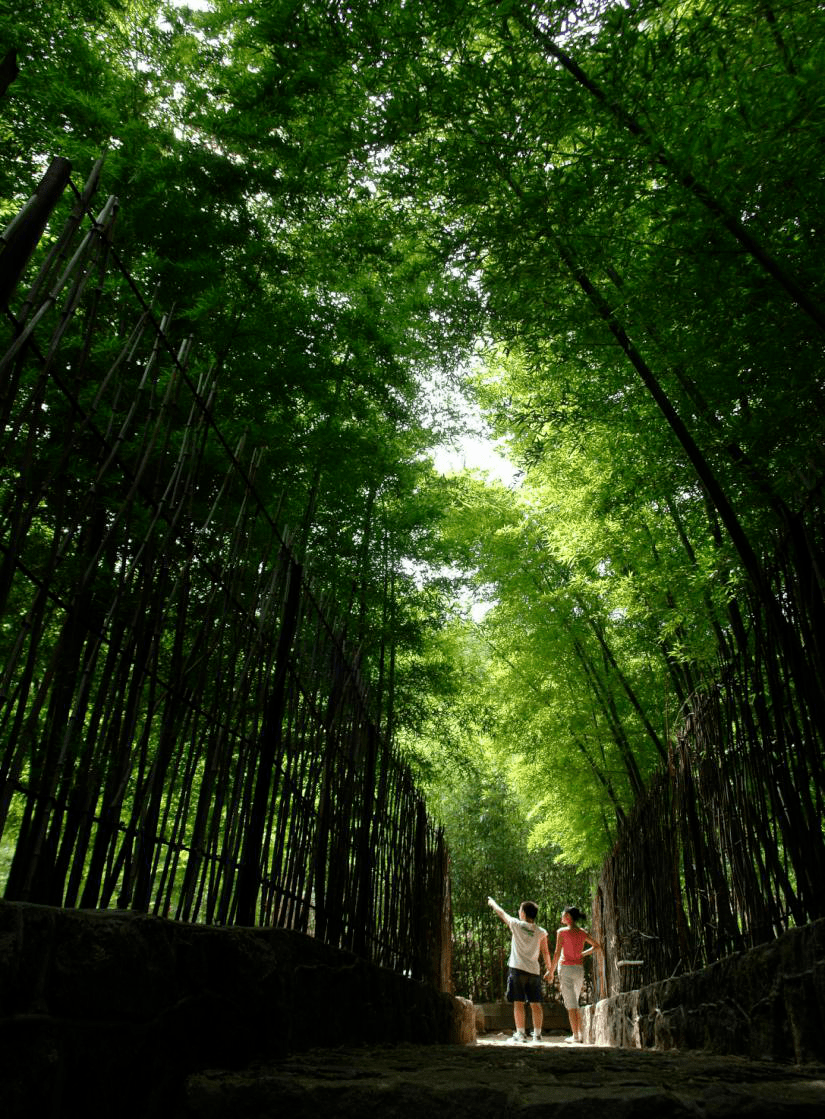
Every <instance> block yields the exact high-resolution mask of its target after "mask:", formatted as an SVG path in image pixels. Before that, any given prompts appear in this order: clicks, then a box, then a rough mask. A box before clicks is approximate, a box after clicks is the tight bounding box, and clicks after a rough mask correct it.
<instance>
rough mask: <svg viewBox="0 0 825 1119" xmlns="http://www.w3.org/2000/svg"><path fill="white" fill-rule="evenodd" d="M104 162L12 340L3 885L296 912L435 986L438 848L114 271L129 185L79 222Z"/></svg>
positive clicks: (253, 920) (10, 889) (308, 588)
mask: <svg viewBox="0 0 825 1119" xmlns="http://www.w3.org/2000/svg"><path fill="white" fill-rule="evenodd" d="M69 170H70V169H69V167H68V166H67V165H66V162H65V161H61V160H56V161H55V163H54V164H53V166H52V168H51V169H50V171H49V173H48V174H47V176H46V178H45V179H44V184H43V189H42V190H41V191H40V192H39V194H38V195H36V196H35V197H34V198H33V199H32V200H31V202H30V204H29V206H28V207H26V208H24V211H23V212H22V213H21V217H20V220H19V221H17V222H13V223H12V225H11V226H10V227H9V229H8V230H7V231H6V234H5V237H4V241H5V244H6V245H8V246H10V250H11V251H9V253H8V260H6V258H5V257H4V258H3V260H2V263H5V264H6V265H7V269H8V268H11V267H12V266H13V263H14V261H15V258H17V257H19V256H20V255H21V254H20V253H18V252H16V250H17V249H18V247H19V246H20V245H21V244H23V243H25V241H26V240H27V239H28V240H29V241H31V239H32V234H31V231H32V229H34V230H35V236H36V232H37V231H38V230H39V229H42V228H43V226H44V225H45V219H46V218H47V217H48V210H49V208H50V206H53V205H55V203H56V201H57V200H58V199H59V198H60V195H61V191H62V189H63V188H64V187H66V185H67V183H68V184H69V186H72V184H71V182H70V180H69ZM99 170H100V167H99V165H98V166H97V167H96V168H95V171H94V173H93V175H92V177H91V178H90V180H89V182H88V183H87V184H86V187H85V189H84V190H83V191H82V192H78V191H77V190H75V204H74V207H73V210H72V213H71V215H70V217H69V219H68V221H67V223H66V225H65V227H64V230H63V232H62V233H61V234H60V235H59V236H57V237H55V238H54V240H53V244H52V248H51V251H50V253H49V254H48V255H47V257H46V258H45V260H44V261H43V263H42V266H41V268H40V270H39V273H38V274H37V276H36V278H35V280H34V282H33V283H32V285H31V286H30V287H29V288H28V290H26V291H25V292H23V291H14V290H13V289H12V291H11V293H10V294H11V299H10V301H9V306H10V308H11V310H10V312H9V315H8V322H7V325H6V329H5V331H4V333H5V335H6V338H5V344H4V355H3V358H2V373H3V378H4V386H5V391H4V394H3V429H4V432H5V436H4V459H3V461H4V468H3V469H4V478H5V483H6V485H5V495H6V496H5V501H4V505H3V516H2V540H3V556H2V588H3V609H4V616H5V617H6V618H7V619H12V622H14V620H16V623H17V624H16V625H15V624H7V625H6V626H5V627H4V650H3V651H4V660H3V678H2V708H1V709H0V725H2V743H3V746H2V752H1V753H0V776H2V800H0V808H1V809H2V815H0V830H2V829H6V830H7V834H8V833H11V836H12V839H13V849H14V854H13V858H12V859H11V864H10V867H9V870H8V880H7V882H6V885H5V896H6V897H7V898H10V899H15V900H24V901H34V902H40V903H47V904H51V905H62V906H81V907H84V908H85V907H93V908H94V907H110V906H117V907H119V908H131V909H137V910H141V911H146V912H152V913H155V914H162V915H165V916H169V917H173V918H175V919H179V920H190V921H194V920H198V921H205V922H209V923H219V924H231V923H235V924H237V923H241V924H257V923H259V924H266V925H269V924H275V925H278V926H285V927H289V928H294V929H298V930H300V931H303V932H309V933H311V934H312V935H314V936H317V937H319V938H321V939H324V940H326V941H328V942H330V943H333V944H338V945H342V946H345V947H348V948H350V949H352V950H354V951H356V952H357V953H359V954H361V955H362V956H365V957H368V958H371V959H373V960H375V961H377V962H380V963H382V964H384V965H386V966H389V967H392V968H396V969H398V970H401V971H405V972H407V973H409V974H411V975H413V976H415V977H417V978H422V979H426V980H428V981H430V982H433V983H435V984H437V985H440V986H443V984H444V982H445V969H446V970H448V967H449V965H448V960H449V943H448V939H447V933H448V929H449V888H448V871H447V862H446V851H445V848H444V843H443V837H442V835H441V833H440V832H438V831H437V830H436V829H435V828H434V827H433V825H432V824H431V823H430V822H429V820H428V819H427V816H426V812H425V808H424V804H423V802H422V800H421V797H420V795H419V794H418V793H417V791H416V789H415V787H414V785H413V781H412V778H411V776H410V773H409V771H408V769H407V768H406V767H405V766H404V765H403V764H402V763H401V762H400V761H399V760H398V758H397V755H396V754H395V752H394V751H393V749H392V748H391V746H390V745H389V743H388V741H387V738H386V735H385V734H384V733H383V732H382V730H381V729H380V728H379V726H378V724H377V721H376V718H375V713H374V710H373V708H372V705H371V703H370V699H369V697H368V695H367V692H366V688H365V685H364V683H363V681H362V678H361V675H360V672H359V669H358V665H357V663H356V661H355V659H354V656H353V653H352V651H351V650H350V649H348V648H347V646H346V642H345V638H344V633H343V626H342V625H341V624H340V623H339V624H337V625H336V624H334V623H333V621H331V620H330V619H329V618H328V616H327V614H326V612H325V610H324V607H323V605H322V604H321V603H320V602H319V601H318V596H317V593H316V592H315V591H314V590H313V587H312V582H311V579H310V577H309V576H308V575H307V574H306V573H305V571H304V569H303V567H302V565H301V564H299V563H298V562H297V560H296V559H295V556H294V554H293V551H292V550H291V548H290V545H289V542H288V540H287V539H285V538H284V536H283V534H282V532H281V531H280V529H279V528H278V526H277V525H276V524H275V523H274V522H273V521H272V519H271V517H270V515H269V514H268V512H267V510H266V507H265V506H264V504H263V503H262V501H261V499H260V496H259V494H258V493H257V492H256V475H257V473H258V470H259V466H260V459H261V450H260V448H247V447H246V446H245V445H244V442H243V440H241V441H239V442H238V444H237V445H235V446H229V445H227V443H226V442H225V440H224V438H223V436H222V434H221V431H220V429H219V427H218V426H217V425H216V422H215V417H214V413H213V406H214V401H215V396H216V392H217V380H218V376H217V369H216V366H215V363H214V362H212V363H211V364H209V365H208V366H206V367H202V366H199V365H198V363H197V362H195V363H194V364H192V363H191V349H192V347H191V345H190V342H189V341H188V340H184V341H183V342H182V343H180V344H178V345H175V344H173V340H172V335H173V332H174V326H173V323H172V321H171V318H170V316H168V315H166V316H164V315H160V314H158V313H156V311H155V309H154V308H153V307H152V306H151V305H150V304H149V303H147V302H146V301H144V300H143V298H142V297H141V295H140V292H139V291H138V289H137V288H136V287H135V286H134V284H133V283H132V282H131V278H130V277H129V275H128V273H125V272H124V271H123V270H122V269H121V267H120V266H119V260H118V256H117V252H116V248H115V246H114V243H113V229H114V222H115V217H116V214H117V210H118V205H117V200H116V199H115V198H114V197H109V198H108V200H107V201H106V202H105V203H104V204H103V206H102V207H101V209H100V211H99V213H97V215H96V216H95V215H94V214H92V213H91V212H90V210H89V207H90V205H91V203H92V200H93V198H94V195H95V188H96V185H97V177H98V175H99ZM44 208H45V211H46V212H45V214H44V213H43V210H44ZM22 255H23V257H24V258H25V253H23V254H22ZM9 262H12V263H9ZM4 278H5V279H8V278H9V277H8V274H7V273H6V274H4ZM12 279H13V275H12ZM8 286H9V285H8V284H7V287H8ZM113 328H115V333H114V335H113V334H112V331H113ZM104 362H105V364H103V363H104ZM411 930H412V935H411Z"/></svg>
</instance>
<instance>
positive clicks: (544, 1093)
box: [182, 1034, 825, 1119]
mask: <svg viewBox="0 0 825 1119" xmlns="http://www.w3.org/2000/svg"><path fill="white" fill-rule="evenodd" d="M280 1115H284V1116H288V1117H289V1119H304V1117H306V1119H309V1117H310V1116H311V1117H312V1119H318V1117H321V1116H322V1117H324V1119H326V1117H334V1119H356V1117H357V1119H364V1117H365V1116H366V1117H370V1119H372V1117H374V1119H441V1117H442V1116H443V1117H444V1119H447V1117H449V1119H471V1117H472V1119H486V1117H487V1116H489V1117H493V1116H495V1117H496V1119H553V1117H555V1116H559V1117H561V1116H564V1117H565V1119H571V1117H575V1119H636V1117H639V1119H654V1117H655V1119H682V1117H683V1116H684V1117H691V1119H723V1117H728V1116H737V1117H742V1119H757V1117H761V1116H763V1115H764V1116H771V1117H773V1119H776V1117H780V1119H781V1117H783V1116H788V1117H791V1116H793V1117H795V1119H796V1117H799V1119H803V1117H805V1119H807V1117H808V1116H810V1117H811V1119H813V1117H814V1116H816V1119H821V1117H822V1116H825V1066H821V1065H818V1066H804V1067H799V1066H790V1065H778V1064H775V1063H772V1062H767V1061H749V1060H745V1059H742V1058H738V1057H713V1056H708V1055H704V1054H702V1055H700V1054H698V1053H690V1052H676V1051H669V1052H653V1051H644V1052H642V1051H638V1050H632V1049H612V1048H610V1049H608V1048H598V1047H595V1046H586V1045H585V1046H582V1045H572V1044H567V1043H566V1042H565V1040H564V1037H563V1035H561V1034H558V1035H550V1037H548V1038H547V1039H546V1040H545V1041H543V1042H542V1043H541V1044H538V1045H537V1044H527V1045H525V1044H523V1043H520V1044H517V1043H514V1042H512V1041H510V1035H509V1034H497V1035H486V1036H485V1037H483V1038H481V1039H480V1040H479V1041H478V1042H476V1043H475V1044H474V1045H466V1046H435V1045H433V1046H421V1045H416V1046H397V1047H392V1048H391V1047H386V1048H380V1047H379V1048H358V1049H348V1048H324V1049H321V1048H319V1049H315V1050H311V1051H309V1052H306V1053H300V1054H295V1055H293V1056H290V1057H287V1058H285V1059H283V1060H280V1061H277V1062H273V1063H268V1064H261V1065H258V1066H255V1067H250V1068H248V1069H245V1070H243V1071H221V1070H214V1071H205V1072H202V1073H199V1074H197V1075H195V1076H191V1077H190V1078H189V1080H188V1083H187V1093H186V1105H185V1108H184V1110H183V1112H182V1116H186V1117H187V1119H264V1117H267V1119H270V1117H273V1116H280Z"/></svg>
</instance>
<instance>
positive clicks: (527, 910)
mask: <svg viewBox="0 0 825 1119" xmlns="http://www.w3.org/2000/svg"><path fill="white" fill-rule="evenodd" d="M521 908H522V909H523V910H524V916H525V917H526V918H527V920H528V921H535V919H536V917H538V915H539V907H538V906H537V905H536V903H535V902H534V901H523V902H522V903H521Z"/></svg>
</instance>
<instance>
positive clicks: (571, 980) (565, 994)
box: [559, 964, 584, 1010]
mask: <svg viewBox="0 0 825 1119" xmlns="http://www.w3.org/2000/svg"><path fill="white" fill-rule="evenodd" d="M559 980H560V982H561V997H562V998H563V999H564V1005H565V1007H566V1008H567V1010H575V1009H576V1007H577V1006H578V1005H579V995H580V994H581V993H582V987H583V986H584V968H583V967H582V965H581V964H562V965H561V966H560V967H559Z"/></svg>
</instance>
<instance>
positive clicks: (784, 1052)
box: [585, 920, 825, 1064]
mask: <svg viewBox="0 0 825 1119" xmlns="http://www.w3.org/2000/svg"><path fill="white" fill-rule="evenodd" d="M585 1040H586V1041H589V1042H590V1043H591V1044H595V1045H614V1046H622V1047H628V1048H635V1049H700V1050H704V1051H707V1052H712V1053H718V1054H735V1055H738V1056H744V1057H752V1058H756V1059H768V1060H775V1061H784V1062H791V1063H796V1064H807V1063H809V1062H813V1061H825V920H822V921H816V922H814V923H813V924H810V925H805V926H803V927H802V928H798V929H791V930H790V931H789V932H787V933H785V934H784V935H783V936H782V937H780V938H779V939H778V940H776V941H773V942H771V943H769V944H763V945H760V946H759V947H758V948H753V949H751V950H750V951H749V952H742V953H739V954H737V955H734V956H729V957H727V958H726V959H724V960H720V961H719V962H718V963H715V964H712V965H711V966H710V967H706V968H704V969H703V970H702V971H697V972H693V973H692V974H690V975H680V976H676V977H674V978H672V979H668V980H665V981H663V982H661V983H652V984H650V985H649V986H646V987H641V988H639V989H638V990H635V991H626V992H625V993H623V994H619V995H614V996H612V997H611V998H607V999H603V1000H602V1001H601V1002H598V1003H596V1005H595V1006H590V1007H587V1009H586V1012H585Z"/></svg>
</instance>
